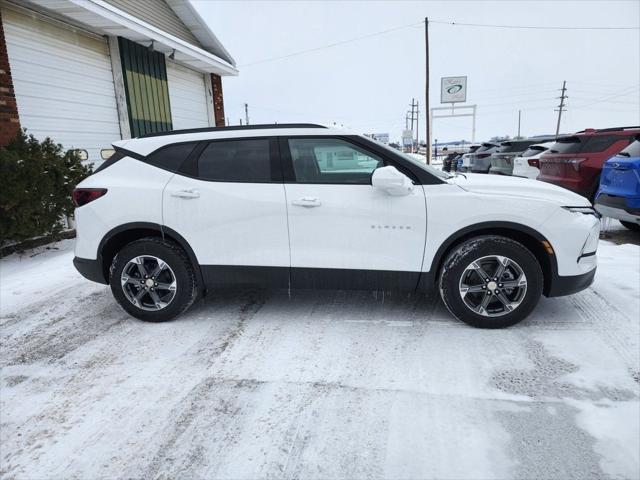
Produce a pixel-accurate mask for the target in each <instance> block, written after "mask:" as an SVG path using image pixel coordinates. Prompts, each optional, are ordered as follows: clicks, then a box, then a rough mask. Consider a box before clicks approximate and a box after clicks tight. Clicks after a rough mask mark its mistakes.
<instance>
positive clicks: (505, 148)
mask: <svg viewBox="0 0 640 480" xmlns="http://www.w3.org/2000/svg"><path fill="white" fill-rule="evenodd" d="M534 143H535V141H531V142H505V143H503V144H502V148H501V149H500V152H501V153H510V152H524V151H525V150H526V149H527V147H529V145H533V144H534Z"/></svg>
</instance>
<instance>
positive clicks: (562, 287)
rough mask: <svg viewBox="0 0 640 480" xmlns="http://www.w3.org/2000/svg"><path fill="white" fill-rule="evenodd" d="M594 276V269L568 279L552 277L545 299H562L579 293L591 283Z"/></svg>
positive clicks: (557, 276) (558, 276)
mask: <svg viewBox="0 0 640 480" xmlns="http://www.w3.org/2000/svg"><path fill="white" fill-rule="evenodd" d="M595 276H596V268H594V269H593V270H590V271H588V272H587V273H583V274H581V275H571V276H569V277H563V276H560V275H554V276H553V278H552V279H551V284H550V286H549V290H548V292H547V294H546V295H547V297H562V296H564V295H571V294H573V293H577V292H580V291H582V290H584V289H585V288H588V287H589V286H590V285H591V284H592V283H593V279H594V278H595Z"/></svg>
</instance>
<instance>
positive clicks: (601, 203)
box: [595, 193, 640, 223]
mask: <svg viewBox="0 0 640 480" xmlns="http://www.w3.org/2000/svg"><path fill="white" fill-rule="evenodd" d="M627 200H628V199H627V198H626V197H616V196H614V195H607V194H606V193H601V194H600V195H598V198H596V203H595V209H596V210H597V211H598V212H600V213H601V214H602V215H604V216H605V217H611V218H615V219H617V220H622V221H625V222H633V223H640V208H639V207H634V206H630V205H629V203H632V204H636V205H637V202H638V200H629V201H627Z"/></svg>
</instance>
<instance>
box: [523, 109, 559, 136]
mask: <svg viewBox="0 0 640 480" xmlns="http://www.w3.org/2000/svg"><path fill="white" fill-rule="evenodd" d="M521 114H522V110H518V138H520V118H521ZM556 135H557V134H556Z"/></svg>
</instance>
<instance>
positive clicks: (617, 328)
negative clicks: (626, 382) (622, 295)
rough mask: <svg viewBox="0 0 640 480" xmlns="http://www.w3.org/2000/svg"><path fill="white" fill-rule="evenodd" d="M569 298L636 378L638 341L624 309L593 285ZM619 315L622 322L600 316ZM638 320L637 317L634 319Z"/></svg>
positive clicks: (639, 374)
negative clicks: (598, 291) (607, 298)
mask: <svg viewBox="0 0 640 480" xmlns="http://www.w3.org/2000/svg"><path fill="white" fill-rule="evenodd" d="M568 301H569V303H570V304H571V305H573V307H574V308H575V311H576V312H578V315H580V317H582V318H583V319H584V320H585V321H587V322H588V323H589V325H590V326H591V327H593V329H594V330H596V331H597V332H598V335H599V336H600V337H601V338H602V339H603V340H604V341H605V343H607V344H608V345H609V346H610V347H611V348H612V349H613V350H614V351H615V352H616V354H618V356H619V357H620V358H621V359H622V360H623V362H624V363H625V365H626V367H627V369H628V370H629V374H630V375H631V376H632V377H633V378H634V379H635V378H638V376H640V373H639V372H638V362H639V360H640V354H639V352H638V349H639V346H640V344H639V341H638V338H637V337H636V336H635V335H634V333H633V332H634V331H635V330H634V329H633V328H631V329H629V328H627V327H629V326H631V324H632V322H633V320H632V319H631V318H630V317H629V316H628V315H627V314H626V313H625V312H623V311H621V310H620V309H618V308H617V307H616V306H615V305H613V304H611V303H610V302H609V301H607V300H606V299H605V298H604V297H602V296H601V295H600V294H599V293H597V292H596V291H594V290H593V289H592V288H589V289H587V290H585V291H584V292H581V293H578V294H575V295H572V296H570V297H568ZM611 317H614V318H619V319H621V320H622V324H615V323H614V322H611V321H604V320H603V318H611ZM635 321H636V322H637V319H636V320H635Z"/></svg>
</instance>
